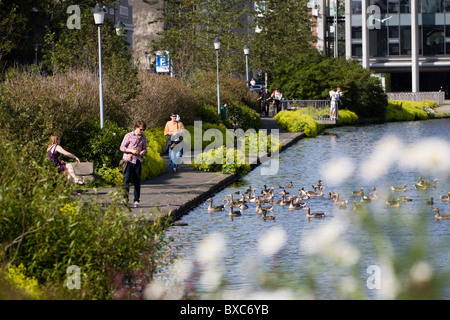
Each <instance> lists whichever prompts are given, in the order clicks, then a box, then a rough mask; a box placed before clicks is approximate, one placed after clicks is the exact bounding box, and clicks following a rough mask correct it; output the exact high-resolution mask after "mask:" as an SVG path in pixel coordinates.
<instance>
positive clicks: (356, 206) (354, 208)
mask: <svg viewBox="0 0 450 320" xmlns="http://www.w3.org/2000/svg"><path fill="white" fill-rule="evenodd" d="M352 209H353V211H356V210H359V209H361V205H360V204H356V200H353V208H352Z"/></svg>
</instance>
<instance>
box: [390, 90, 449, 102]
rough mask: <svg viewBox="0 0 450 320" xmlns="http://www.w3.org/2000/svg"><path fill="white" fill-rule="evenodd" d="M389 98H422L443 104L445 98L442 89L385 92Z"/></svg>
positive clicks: (411, 99) (412, 99) (417, 100)
mask: <svg viewBox="0 0 450 320" xmlns="http://www.w3.org/2000/svg"><path fill="white" fill-rule="evenodd" d="M386 94H387V96H388V99H389V100H406V101H415V102H420V101H423V100H431V101H435V102H436V103H437V104H443V103H444V99H445V92H444V91H429V92H387V93H386Z"/></svg>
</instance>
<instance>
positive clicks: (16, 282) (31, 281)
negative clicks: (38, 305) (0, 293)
mask: <svg viewBox="0 0 450 320" xmlns="http://www.w3.org/2000/svg"><path fill="white" fill-rule="evenodd" d="M25 272H26V270H25V266H24V265H23V264H22V263H21V264H20V265H18V266H14V265H13V266H10V267H9V268H8V269H7V270H6V272H5V275H4V277H5V280H7V281H8V282H9V284H10V285H11V286H12V287H14V288H16V289H18V290H19V291H20V292H21V293H22V294H23V295H24V298H27V299H37V300H39V299H41V298H43V297H44V293H43V288H42V287H41V286H40V285H39V283H38V281H37V280H36V279H35V278H34V277H27V276H26V275H25Z"/></svg>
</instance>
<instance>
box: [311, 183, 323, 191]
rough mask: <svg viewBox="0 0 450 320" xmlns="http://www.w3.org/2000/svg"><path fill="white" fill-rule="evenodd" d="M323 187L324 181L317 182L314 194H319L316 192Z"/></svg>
mask: <svg viewBox="0 0 450 320" xmlns="http://www.w3.org/2000/svg"><path fill="white" fill-rule="evenodd" d="M321 186H322V187H323V185H322V180H319V181H317V184H316V185H313V186H312V187H313V189H314V192H317V191H316V190H317V189H319V188H320V187H321Z"/></svg>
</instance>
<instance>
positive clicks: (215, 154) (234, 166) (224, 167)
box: [194, 146, 250, 176]
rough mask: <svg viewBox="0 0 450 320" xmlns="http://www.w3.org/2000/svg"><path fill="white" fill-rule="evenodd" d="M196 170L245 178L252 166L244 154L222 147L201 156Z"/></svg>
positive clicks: (196, 161) (197, 160)
mask: <svg viewBox="0 0 450 320" xmlns="http://www.w3.org/2000/svg"><path fill="white" fill-rule="evenodd" d="M227 159H228V163H227ZM194 169H195V170H199V171H212V172H222V173H225V174H237V175H238V176H243V175H245V174H246V173H248V172H249V171H250V165H249V164H248V163H247V162H246V161H245V155H244V154H243V153H242V152H240V151H238V150H236V149H226V148H225V147H224V146H221V147H219V148H216V149H210V150H208V151H207V152H203V153H201V154H199V155H198V156H197V158H196V159H195V161H194Z"/></svg>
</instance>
